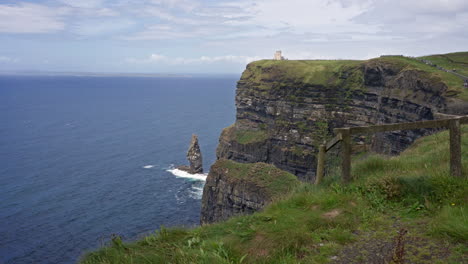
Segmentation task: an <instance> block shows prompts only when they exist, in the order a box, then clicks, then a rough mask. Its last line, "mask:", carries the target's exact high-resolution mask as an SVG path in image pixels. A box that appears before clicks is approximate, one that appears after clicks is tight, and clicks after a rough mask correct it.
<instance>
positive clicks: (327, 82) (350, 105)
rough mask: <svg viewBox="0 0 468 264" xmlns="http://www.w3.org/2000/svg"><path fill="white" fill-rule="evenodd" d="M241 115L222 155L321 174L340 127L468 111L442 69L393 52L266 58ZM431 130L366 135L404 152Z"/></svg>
mask: <svg viewBox="0 0 468 264" xmlns="http://www.w3.org/2000/svg"><path fill="white" fill-rule="evenodd" d="M235 102H236V107H237V114H236V122H235V124H234V125H233V126H231V127H228V128H226V129H225V130H224V131H223V132H222V134H221V137H220V140H219V145H218V148H217V157H218V159H230V160H234V161H237V162H243V163H252V162H265V163H270V164H274V165H275V166H276V167H278V168H280V169H283V170H286V171H288V172H291V173H292V174H295V175H296V176H297V177H298V178H299V179H301V180H304V181H312V180H313V179H314V178H315V168H316V155H317V152H318V150H317V149H318V145H320V144H321V143H322V142H323V141H324V140H326V139H328V138H330V137H332V136H333V129H334V128H339V127H347V126H363V125H374V124H386V123H399V122H412V121H421V120H432V119H434V115H435V114H437V113H445V114H468V104H467V103H466V102H464V101H462V100H459V99H457V98H455V96H454V94H450V91H448V87H447V85H446V84H445V83H444V82H443V80H442V79H441V78H438V77H437V75H434V74H431V73H429V72H426V71H423V70H420V69H417V68H414V67H410V66H408V65H406V64H404V63H401V62H399V61H392V60H391V59H386V60H381V59H376V60H370V61H366V62H359V61H325V62H323V61H322V62H320V61H258V62H254V63H251V64H249V65H248V66H247V69H246V70H245V71H244V73H243V74H242V77H241V79H240V81H239V82H238V85H237V91H236V99H235ZM431 132H432V131H430V130H421V129H420V130H411V131H396V132H389V133H380V134H376V135H373V136H368V137H366V138H365V141H366V143H367V144H369V145H371V148H372V149H373V150H374V151H377V152H379V153H385V154H397V153H399V152H400V151H402V150H404V149H405V148H406V147H408V146H409V145H410V144H411V143H412V142H413V141H414V140H415V139H416V138H418V137H421V136H424V135H427V134H429V133H431Z"/></svg>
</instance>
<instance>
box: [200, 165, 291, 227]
mask: <svg viewBox="0 0 468 264" xmlns="http://www.w3.org/2000/svg"><path fill="white" fill-rule="evenodd" d="M298 183H299V182H298V180H297V179H296V177H295V176H294V175H292V174H289V173H287V172H285V171H282V170H279V169H277V168H276V167H274V166H273V165H270V164H265V163H254V164H241V163H237V162H234V161H229V160H224V159H222V160H218V161H216V163H215V164H213V166H211V169H210V173H209V175H208V177H207V180H206V184H205V187H204V190H203V199H202V211H201V219H200V222H201V224H208V223H213V222H218V221H223V220H227V219H228V218H230V217H232V216H235V215H240V214H251V213H254V212H256V211H258V210H260V209H262V208H263V207H264V206H266V205H267V204H268V203H269V202H271V201H272V200H273V199H275V198H279V197H281V196H283V195H285V194H286V193H288V192H289V191H291V190H292V189H293V188H294V187H295V186H296V185H297V184H298Z"/></svg>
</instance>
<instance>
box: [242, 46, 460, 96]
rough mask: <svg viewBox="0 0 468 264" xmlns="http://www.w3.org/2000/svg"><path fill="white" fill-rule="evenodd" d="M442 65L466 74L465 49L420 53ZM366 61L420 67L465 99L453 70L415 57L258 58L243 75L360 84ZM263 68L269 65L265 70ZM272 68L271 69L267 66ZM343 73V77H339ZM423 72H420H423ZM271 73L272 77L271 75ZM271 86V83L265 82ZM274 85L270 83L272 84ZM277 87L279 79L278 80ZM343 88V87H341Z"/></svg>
mask: <svg viewBox="0 0 468 264" xmlns="http://www.w3.org/2000/svg"><path fill="white" fill-rule="evenodd" d="M421 59H428V60H430V61H432V62H433V63H435V64H437V65H440V66H442V67H444V68H446V69H457V71H458V72H459V73H461V74H464V75H467V76H468V52H459V53H449V54H443V55H433V56H427V57H421ZM369 62H381V63H386V64H388V65H390V66H394V67H396V68H397V69H398V70H403V71H405V70H420V71H422V72H424V73H425V75H426V77H427V78H429V79H431V80H434V82H437V81H439V80H441V81H442V82H444V83H445V84H446V85H447V87H448V93H447V95H450V96H453V95H455V97H457V98H460V99H462V100H464V101H468V89H465V88H463V80H462V79H461V78H460V77H457V76H455V75H453V74H450V73H447V72H444V71H441V70H439V69H437V68H435V67H431V66H429V65H426V64H424V63H422V62H420V61H418V60H416V59H412V58H407V57H398V56H394V57H381V58H376V59H372V60H369V61H353V60H302V61H301V60H291V61H288V60H286V61H274V60H261V61H256V62H253V63H252V66H253V67H251V68H250V69H249V70H248V71H245V72H244V75H243V78H244V79H251V80H252V81H254V82H257V83H262V82H261V81H262V80H266V81H271V80H275V79H282V80H284V79H288V80H292V81H294V82H300V83H302V84H308V85H320V86H325V87H331V88H332V87H336V86H343V85H350V87H349V88H351V89H360V88H362V87H363V84H362V80H363V74H362V71H361V68H362V67H361V66H363V64H365V63H369ZM265 69H269V70H266V71H265ZM271 69H273V70H271ZM343 73H346V75H347V80H346V81H344V80H343V79H341V78H339V77H340V76H342V74H343ZM423 76H424V75H423ZM273 77H275V78H273ZM269 85H270V86H268V87H271V83H269ZM273 87H274V85H273ZM278 87H279V88H281V83H278ZM345 88H347V87H345ZM257 89H259V90H261V89H267V86H265V87H263V86H261V87H257Z"/></svg>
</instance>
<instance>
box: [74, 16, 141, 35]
mask: <svg viewBox="0 0 468 264" xmlns="http://www.w3.org/2000/svg"><path fill="white" fill-rule="evenodd" d="M134 25H135V22H133V21H132V20H128V19H87V20H82V21H79V22H76V23H75V24H74V25H73V26H72V32H73V33H75V34H77V35H80V36H101V35H108V34H115V33H119V32H122V31H125V30H128V29H129V28H131V27H132V26H134Z"/></svg>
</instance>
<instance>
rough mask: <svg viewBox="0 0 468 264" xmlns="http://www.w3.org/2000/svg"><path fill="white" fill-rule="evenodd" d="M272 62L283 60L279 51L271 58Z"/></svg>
mask: <svg viewBox="0 0 468 264" xmlns="http://www.w3.org/2000/svg"><path fill="white" fill-rule="evenodd" d="M273 59H274V60H284V57H283V55H281V50H278V51H276V52H275V57H273Z"/></svg>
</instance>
